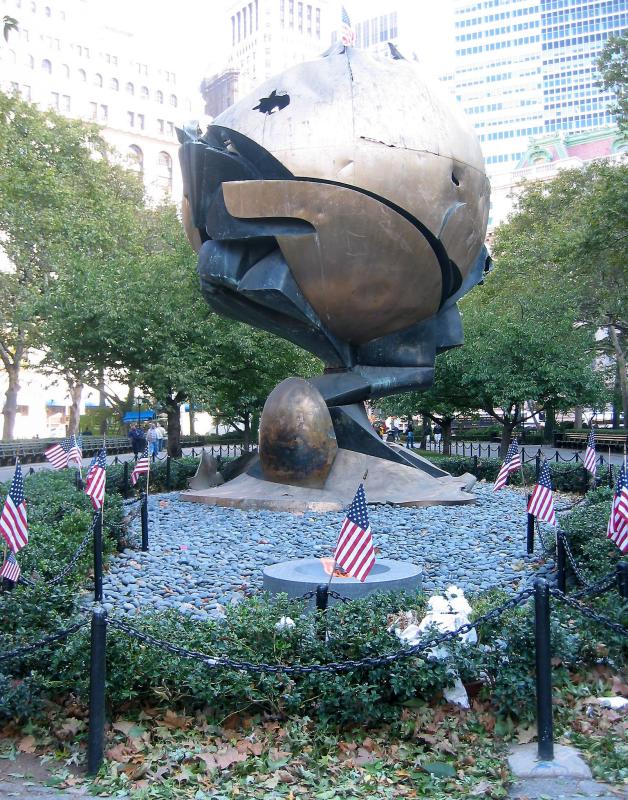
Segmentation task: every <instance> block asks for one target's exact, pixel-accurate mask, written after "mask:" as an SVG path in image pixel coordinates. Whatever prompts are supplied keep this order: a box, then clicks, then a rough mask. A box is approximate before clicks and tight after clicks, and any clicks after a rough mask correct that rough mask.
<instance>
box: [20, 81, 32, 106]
mask: <svg viewBox="0 0 628 800" xmlns="http://www.w3.org/2000/svg"><path fill="white" fill-rule="evenodd" d="M20 94H21V95H22V97H23V98H24V100H27V101H28V102H29V103H30V101H31V87H30V86H29V85H28V84H26V83H23V84H22V88H21V89H20Z"/></svg>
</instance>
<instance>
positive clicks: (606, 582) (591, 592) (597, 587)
mask: <svg viewBox="0 0 628 800" xmlns="http://www.w3.org/2000/svg"><path fill="white" fill-rule="evenodd" d="M616 580H617V574H616V573H615V572H609V573H608V574H607V575H605V576H604V577H603V578H600V579H599V580H598V581H596V582H595V583H590V584H589V585H588V586H586V587H585V588H584V589H581V590H580V591H579V592H573V593H572V594H571V597H574V598H578V597H597V596H598V595H600V594H604V593H605V592H607V591H608V590H609V589H612V588H613V587H614V586H615V581H616Z"/></svg>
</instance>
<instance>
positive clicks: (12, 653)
mask: <svg viewBox="0 0 628 800" xmlns="http://www.w3.org/2000/svg"><path fill="white" fill-rule="evenodd" d="M88 623H89V620H87V619H82V620H81V621H80V622H77V623H75V624H74V625H72V626H71V627H69V628H64V629H63V630H60V631H57V632H56V633H51V634H50V636H44V638H43V639H39V640H38V641H37V642H33V644H29V645H26V646H25V647H18V648H16V649H15V650H9V652H8V653H0V662H2V661H8V660H9V659H11V658H19V657H20V656H24V655H26V654H27V653H32V652H33V651H35V650H40V649H41V648H42V647H46V645H49V644H51V643H52V642H58V641H59V640H60V639H67V638H68V636H71V635H72V634H73V633H76V631H79V630H80V629H81V628H84V627H85V626H86V625H87V624H88Z"/></svg>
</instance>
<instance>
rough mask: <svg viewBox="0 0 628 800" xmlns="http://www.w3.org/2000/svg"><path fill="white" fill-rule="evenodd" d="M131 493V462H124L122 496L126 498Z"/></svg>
mask: <svg viewBox="0 0 628 800" xmlns="http://www.w3.org/2000/svg"><path fill="white" fill-rule="evenodd" d="M128 494H129V462H128V461H125V462H124V471H123V473H122V496H123V497H124V498H126V497H127V496H128Z"/></svg>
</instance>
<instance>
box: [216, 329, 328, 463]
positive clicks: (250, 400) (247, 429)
mask: <svg viewBox="0 0 628 800" xmlns="http://www.w3.org/2000/svg"><path fill="white" fill-rule="evenodd" d="M320 370H321V362H320V361H319V360H318V359H317V358H315V357H314V356H312V355H310V354H309V353H307V352H305V351H304V350H301V349H300V348H299V347H297V346H296V345H293V344H291V343H290V342H287V341H285V340H284V339H280V338H278V337H277V336H273V335H272V334H270V333H267V332H266V331H262V330H259V329H257V328H252V327H251V326H249V325H244V324H242V323H236V322H233V321H231V320H229V319H225V318H223V317H217V318H216V319H215V323H214V338H213V341H212V356H211V361H210V373H211V376H210V382H209V387H208V403H209V407H210V408H211V410H212V412H213V413H214V414H216V415H218V416H220V417H221V418H222V419H223V420H225V421H227V422H228V423H230V424H232V425H234V426H235V427H236V428H238V429H239V430H241V431H242V433H243V435H244V444H245V447H248V446H249V444H250V442H251V439H252V436H253V435H254V434H255V432H256V428H257V422H258V421H259V417H260V415H261V412H262V409H263V407H264V403H265V402H266V398H267V397H268V395H269V394H270V392H271V391H272V390H273V389H274V388H275V386H276V385H277V384H278V383H280V382H281V381H282V380H284V379H285V378H288V377H291V376H299V377H304V378H307V377H310V376H311V375H314V374H316V373H317V372H320Z"/></svg>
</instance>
